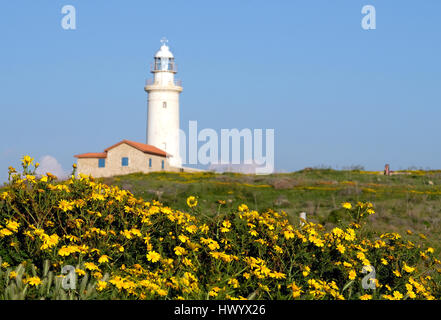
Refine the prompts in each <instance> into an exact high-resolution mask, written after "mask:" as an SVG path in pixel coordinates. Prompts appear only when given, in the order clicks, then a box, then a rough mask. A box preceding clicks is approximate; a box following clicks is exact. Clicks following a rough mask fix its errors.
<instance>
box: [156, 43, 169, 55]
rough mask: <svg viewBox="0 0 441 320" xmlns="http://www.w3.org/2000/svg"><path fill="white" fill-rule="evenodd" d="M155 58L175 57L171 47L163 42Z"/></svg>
mask: <svg viewBox="0 0 441 320" xmlns="http://www.w3.org/2000/svg"><path fill="white" fill-rule="evenodd" d="M155 58H173V54H172V53H171V52H170V49H169V47H168V46H167V45H166V44H163V45H162V46H161V48H160V49H159V50H158V52H156V54H155Z"/></svg>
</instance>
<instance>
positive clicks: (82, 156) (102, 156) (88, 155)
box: [74, 152, 107, 158]
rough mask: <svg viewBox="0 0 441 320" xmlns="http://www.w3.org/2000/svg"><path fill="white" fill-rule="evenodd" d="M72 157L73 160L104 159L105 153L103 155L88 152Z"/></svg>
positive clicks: (101, 153)
mask: <svg viewBox="0 0 441 320" xmlns="http://www.w3.org/2000/svg"><path fill="white" fill-rule="evenodd" d="M74 157H75V158H106V157H107V153H105V152H89V153H82V154H77V155H75V156H74Z"/></svg>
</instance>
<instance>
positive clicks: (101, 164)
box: [98, 159, 106, 168]
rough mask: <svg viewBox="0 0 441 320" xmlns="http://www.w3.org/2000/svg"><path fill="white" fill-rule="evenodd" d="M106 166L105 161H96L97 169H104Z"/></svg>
mask: <svg viewBox="0 0 441 320" xmlns="http://www.w3.org/2000/svg"><path fill="white" fill-rule="evenodd" d="M105 166H106V159H98V168H104V167H105Z"/></svg>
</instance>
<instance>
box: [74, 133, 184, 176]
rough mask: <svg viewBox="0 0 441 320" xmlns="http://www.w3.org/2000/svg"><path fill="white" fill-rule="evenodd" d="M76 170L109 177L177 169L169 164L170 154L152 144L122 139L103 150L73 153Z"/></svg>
mask: <svg viewBox="0 0 441 320" xmlns="http://www.w3.org/2000/svg"><path fill="white" fill-rule="evenodd" d="M75 158H77V159H78V160H77V166H78V172H79V173H83V174H88V175H89V174H91V175H92V176H93V177H97V178H99V177H110V176H115V175H123V174H129V173H134V172H143V173H148V172H153V171H177V170H179V168H172V167H170V165H169V158H170V155H169V154H167V153H166V152H165V151H163V150H161V149H158V148H156V147H154V146H151V145H148V144H144V143H140V142H134V141H129V140H122V141H120V142H118V143H117V144H114V145H113V146H111V147H109V148H107V149H105V150H104V152H97V153H83V154H77V155H75Z"/></svg>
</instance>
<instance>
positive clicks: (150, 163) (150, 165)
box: [149, 158, 152, 168]
mask: <svg viewBox="0 0 441 320" xmlns="http://www.w3.org/2000/svg"><path fill="white" fill-rule="evenodd" d="M151 167H152V158H150V159H149V168H151Z"/></svg>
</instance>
